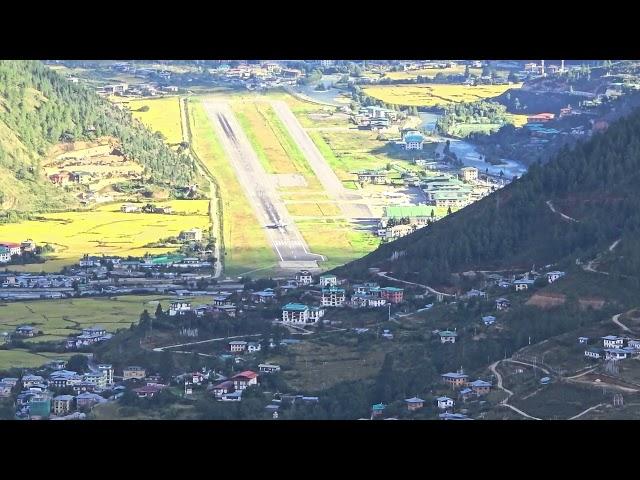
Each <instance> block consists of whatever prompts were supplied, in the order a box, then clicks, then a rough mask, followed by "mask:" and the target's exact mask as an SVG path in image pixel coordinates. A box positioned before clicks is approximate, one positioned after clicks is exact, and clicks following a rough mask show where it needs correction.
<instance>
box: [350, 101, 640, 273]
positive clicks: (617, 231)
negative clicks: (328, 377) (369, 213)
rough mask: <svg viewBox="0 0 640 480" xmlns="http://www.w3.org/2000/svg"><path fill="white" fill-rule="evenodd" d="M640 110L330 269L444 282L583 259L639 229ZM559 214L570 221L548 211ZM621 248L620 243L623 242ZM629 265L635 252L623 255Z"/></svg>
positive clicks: (637, 254) (635, 233)
mask: <svg viewBox="0 0 640 480" xmlns="http://www.w3.org/2000/svg"><path fill="white" fill-rule="evenodd" d="M638 182H640V110H635V111H634V112H633V113H632V114H631V115H630V116H628V117H625V118H623V119H621V120H619V121H617V122H615V123H614V124H612V125H611V126H610V127H609V129H608V130H607V131H606V132H605V133H602V134H598V135H596V136H595V137H593V138H592V139H591V140H589V141H588V142H585V143H580V144H578V145H577V146H575V147H574V148H573V149H569V148H563V149H562V150H561V151H560V152H559V153H558V154H557V155H555V157H554V158H552V159H551V160H550V161H549V162H548V163H546V164H544V165H540V164H538V163H536V164H534V165H532V166H531V168H530V169H529V172H528V173H527V174H526V175H524V176H523V177H522V178H520V179H518V180H516V181H514V182H512V183H511V184H510V185H509V186H507V187H505V188H503V189H501V190H499V191H498V192H495V193H493V194H491V195H489V196H488V197H485V198H484V199H482V200H480V201H479V202H476V203H475V204H473V205H470V206H469V207H467V208H464V209H462V210H460V211H459V212H456V213H454V214H453V215H450V216H447V217H446V218H445V219H443V220H441V221H439V222H437V223H435V224H434V225H433V226H430V227H427V228H425V229H422V230H418V231H417V232H415V233H413V234H411V235H408V236H407V237H404V238H401V239H399V240H397V241H395V242H392V243H389V244H386V245H384V246H382V247H380V248H379V249H377V250H376V251H374V252H372V253H371V254H369V255H367V256H366V257H363V258H362V259H360V260H356V261H354V262H352V263H350V264H348V265H345V266H344V267H341V268H339V269H337V272H338V273H339V274H341V275H349V276H351V277H357V276H366V272H367V267H381V268H383V269H384V270H388V271H392V272H394V273H395V274H396V275H399V276H402V277H405V278H407V279H414V280H421V281H425V282H436V283H440V284H446V283H447V282H448V281H449V279H450V274H451V273H452V272H460V271H464V270H468V269H472V268H482V269H491V268H507V267H514V268H515V267H525V268H526V267H531V266H532V265H533V264H535V265H545V264H549V263H552V262H556V261H559V260H562V259H566V258H569V257H571V258H573V257H585V258H586V257H587V256H589V255H595V254H596V253H598V252H599V251H602V250H603V249H605V248H606V247H607V245H609V244H610V243H611V242H612V241H614V240H615V239H617V238H620V237H621V235H624V236H625V237H633V236H634V235H635V236H637V234H638V230H639V228H640V208H639V207H640V189H638ZM547 202H552V205H553V206H554V208H555V209H556V210H557V211H559V212H564V213H565V214H566V215H568V216H570V217H573V218H574V219H576V220H577V221H570V220H567V219H564V218H562V217H561V216H560V214H559V213H554V212H553V211H552V210H551V208H550V207H549V205H548V203H547ZM623 243H624V242H623ZM625 253H626V256H625V263H626V264H628V265H634V264H637V263H636V262H638V257H639V256H640V251H639V250H633V251H629V250H626V251H625Z"/></svg>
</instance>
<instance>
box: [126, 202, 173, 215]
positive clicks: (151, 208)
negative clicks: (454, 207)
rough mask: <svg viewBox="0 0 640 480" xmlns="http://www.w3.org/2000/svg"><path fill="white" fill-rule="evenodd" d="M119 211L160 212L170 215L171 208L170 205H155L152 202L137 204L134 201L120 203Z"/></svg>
mask: <svg viewBox="0 0 640 480" xmlns="http://www.w3.org/2000/svg"><path fill="white" fill-rule="evenodd" d="M120 211H121V212H122V213H139V212H141V213H162V214H165V215H170V214H172V213H173V208H172V207H171V205H161V206H159V207H158V206H155V205H153V204H145V205H142V206H140V205H138V204H135V203H123V204H122V205H120Z"/></svg>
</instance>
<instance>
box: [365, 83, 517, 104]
mask: <svg viewBox="0 0 640 480" xmlns="http://www.w3.org/2000/svg"><path fill="white" fill-rule="evenodd" d="M521 86H522V84H521V83H518V84H513V85H476V86H472V85H454V84H438V83H431V84H421V85H389V86H376V87H366V88H364V92H365V93H366V94H367V95H370V96H372V97H373V98H377V99H379V100H382V101H383V102H385V103H389V104H393V105H407V106H416V107H438V106H443V105H447V104H450V103H460V102H475V101H478V100H484V99H486V98H492V97H497V96H498V95H501V94H503V93H504V92H506V91H507V90H509V89H510V88H520V87H521Z"/></svg>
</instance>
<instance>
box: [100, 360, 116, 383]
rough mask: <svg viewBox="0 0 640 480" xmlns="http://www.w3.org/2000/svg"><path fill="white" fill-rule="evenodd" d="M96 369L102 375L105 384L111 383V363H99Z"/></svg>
mask: <svg viewBox="0 0 640 480" xmlns="http://www.w3.org/2000/svg"><path fill="white" fill-rule="evenodd" d="M98 370H99V371H100V372H102V374H103V375H104V377H105V383H106V386H108V387H109V386H111V385H113V365H111V364H110V363H101V364H100V365H98Z"/></svg>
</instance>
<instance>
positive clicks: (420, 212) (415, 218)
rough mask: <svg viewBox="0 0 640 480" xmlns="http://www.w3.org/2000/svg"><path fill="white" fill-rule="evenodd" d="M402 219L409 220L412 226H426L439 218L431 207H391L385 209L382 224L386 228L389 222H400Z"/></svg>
mask: <svg viewBox="0 0 640 480" xmlns="http://www.w3.org/2000/svg"><path fill="white" fill-rule="evenodd" d="M402 219H408V221H409V224H410V225H426V224H427V223H429V222H431V221H436V220H438V217H436V214H435V210H434V208H433V206H430V205H389V206H387V207H385V212H384V216H383V217H382V222H381V223H382V224H383V225H385V226H386V224H388V223H389V220H394V221H395V222H398V221H400V220H402Z"/></svg>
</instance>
